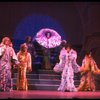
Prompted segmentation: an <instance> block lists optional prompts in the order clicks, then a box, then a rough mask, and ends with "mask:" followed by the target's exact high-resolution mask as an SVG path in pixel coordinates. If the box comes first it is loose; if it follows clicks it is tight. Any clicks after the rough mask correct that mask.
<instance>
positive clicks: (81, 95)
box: [0, 90, 100, 99]
mask: <svg viewBox="0 0 100 100" xmlns="http://www.w3.org/2000/svg"><path fill="white" fill-rule="evenodd" d="M0 99H100V91H96V92H59V91H40V90H28V91H17V90H13V91H11V92H0Z"/></svg>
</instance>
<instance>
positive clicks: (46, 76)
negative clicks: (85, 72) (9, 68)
mask: <svg viewBox="0 0 100 100" xmlns="http://www.w3.org/2000/svg"><path fill="white" fill-rule="evenodd" d="M16 77H17V73H14V78H16ZM26 77H27V78H30V79H59V80H60V79H61V75H55V74H26ZM74 79H79V77H78V76H77V75H75V76H74Z"/></svg>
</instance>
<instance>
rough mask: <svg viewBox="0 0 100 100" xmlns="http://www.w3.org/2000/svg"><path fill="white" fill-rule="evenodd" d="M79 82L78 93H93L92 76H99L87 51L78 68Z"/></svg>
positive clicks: (99, 71)
mask: <svg viewBox="0 0 100 100" xmlns="http://www.w3.org/2000/svg"><path fill="white" fill-rule="evenodd" d="M80 72H81V75H82V77H81V80H80V85H79V87H78V88H77V90H78V91H95V90H96V87H95V81H94V75H96V74H100V69H99V68H98V67H97V64H96V62H95V61H94V59H93V57H92V55H91V52H90V51H87V52H86V54H85V57H84V59H83V61H82V66H81V67H80Z"/></svg>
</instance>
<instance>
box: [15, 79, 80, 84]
mask: <svg viewBox="0 0 100 100" xmlns="http://www.w3.org/2000/svg"><path fill="white" fill-rule="evenodd" d="M27 80H28V84H51V85H52V84H54V85H59V84H60V82H61V80H53V79H51V80H50V79H27ZM74 82H75V84H79V83H80V81H79V80H74ZM13 83H16V78H14V79H13Z"/></svg>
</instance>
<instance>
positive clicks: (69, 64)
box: [58, 43, 80, 92]
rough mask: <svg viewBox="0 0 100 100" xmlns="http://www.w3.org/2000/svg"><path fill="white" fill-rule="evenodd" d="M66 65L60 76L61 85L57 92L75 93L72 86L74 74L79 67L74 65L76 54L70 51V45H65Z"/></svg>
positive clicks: (74, 88)
mask: <svg viewBox="0 0 100 100" xmlns="http://www.w3.org/2000/svg"><path fill="white" fill-rule="evenodd" d="M65 49H66V56H65V59H66V63H65V66H64V69H63V71H62V75H61V84H60V86H59V88H58V91H63V92H64V91H66V90H67V91H71V92H74V91H77V89H76V87H75V85H74V72H75V73H77V72H79V69H80V66H79V65H78V64H77V63H76V59H77V52H76V51H75V50H73V49H72V47H71V45H70V44H68V43H67V44H66V46H65Z"/></svg>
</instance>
